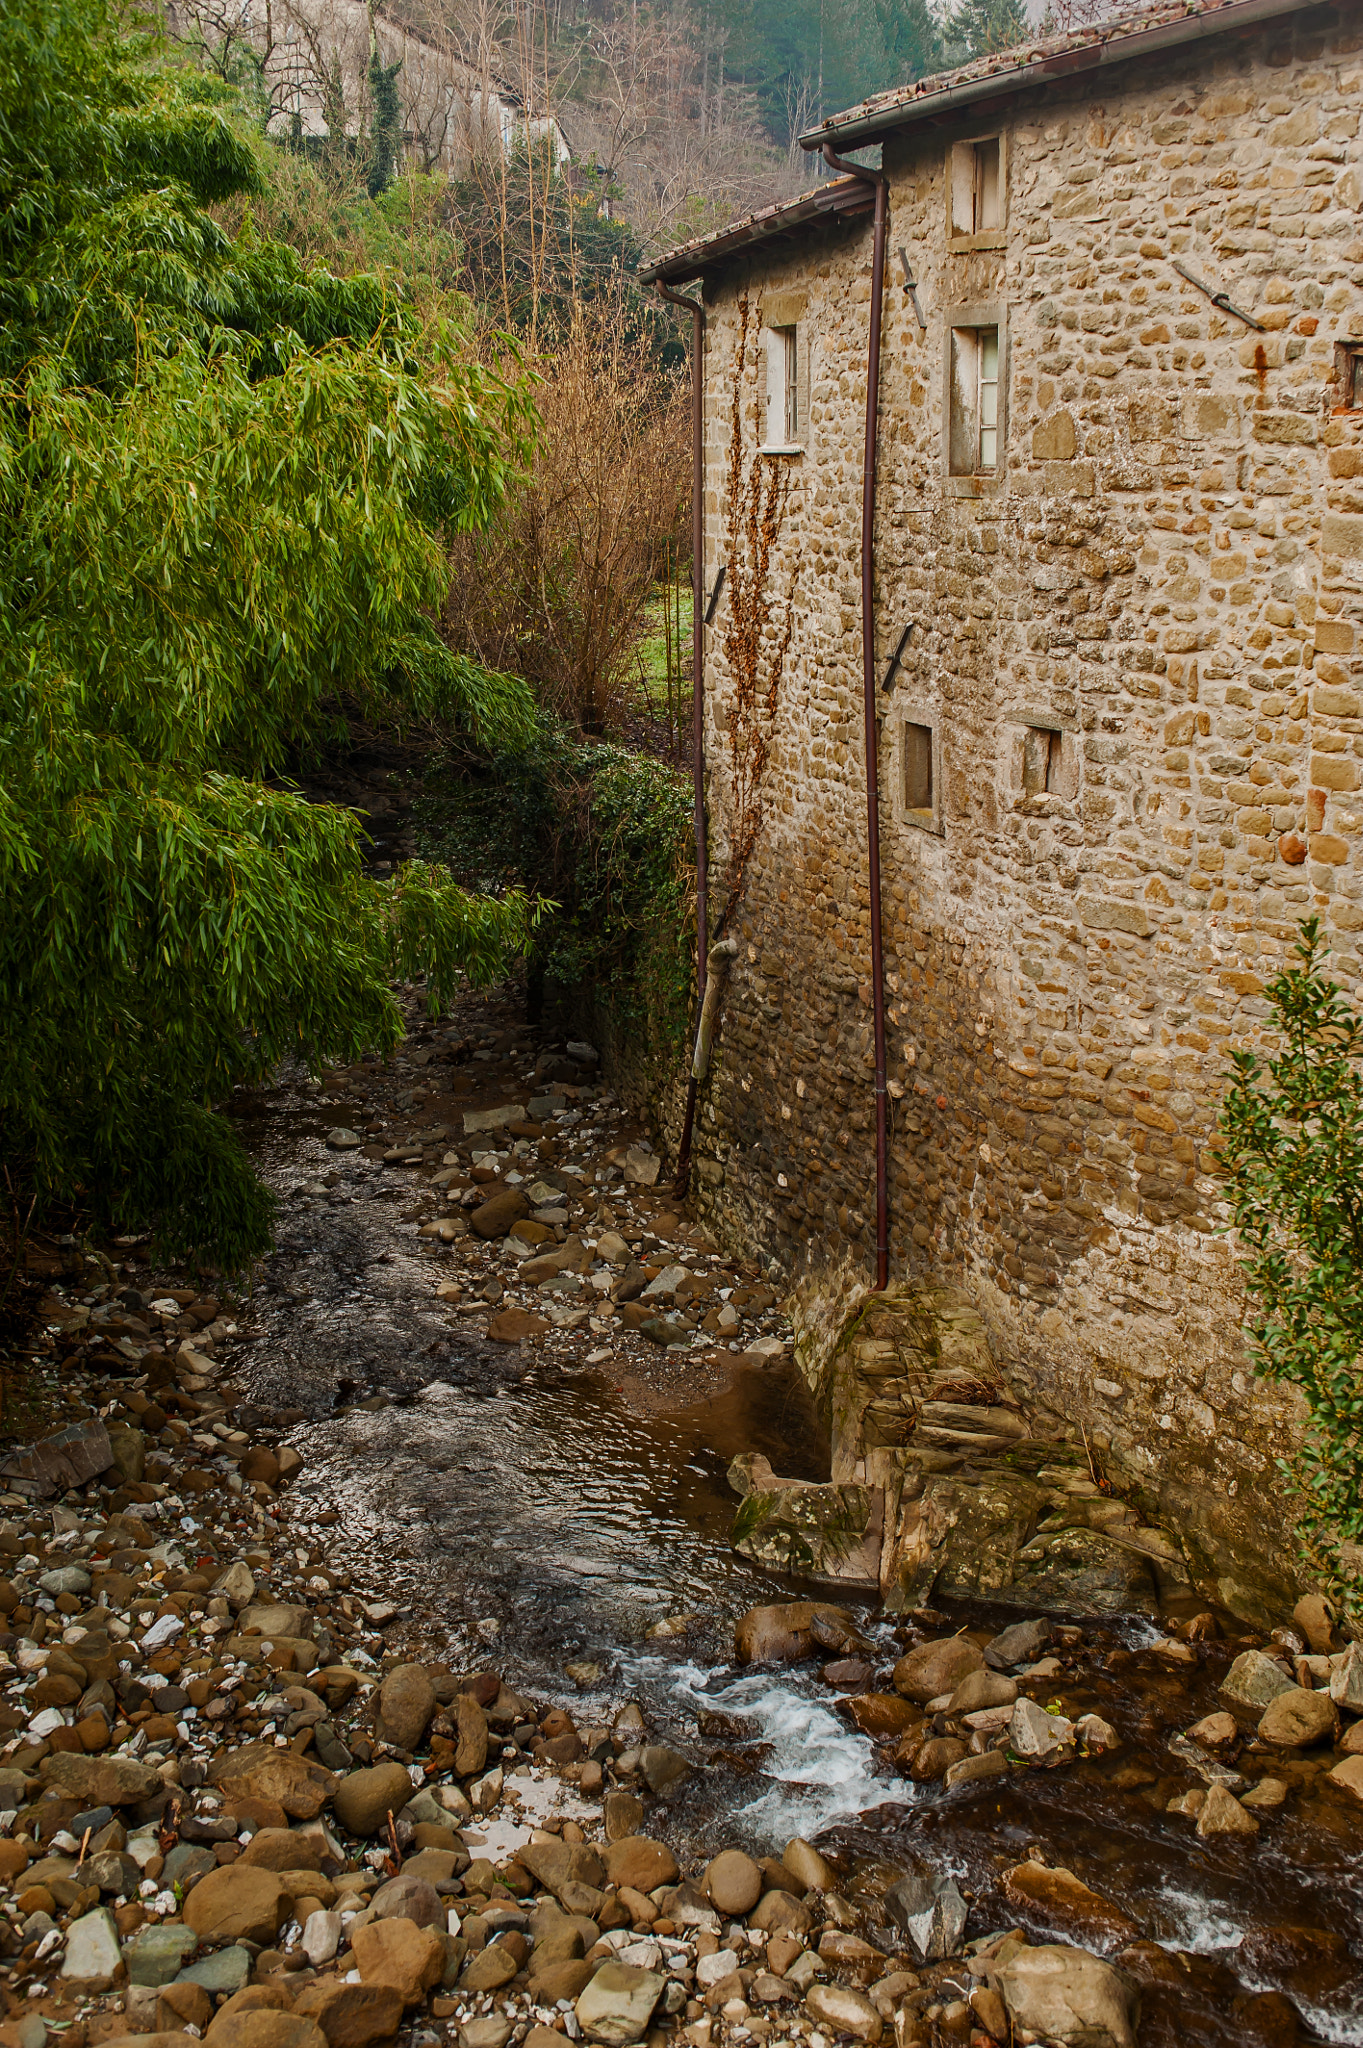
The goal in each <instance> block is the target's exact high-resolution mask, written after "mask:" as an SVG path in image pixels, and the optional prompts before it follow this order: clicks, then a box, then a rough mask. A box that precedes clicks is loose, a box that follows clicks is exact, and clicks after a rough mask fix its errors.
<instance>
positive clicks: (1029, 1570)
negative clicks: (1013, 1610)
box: [999, 1529, 1159, 1620]
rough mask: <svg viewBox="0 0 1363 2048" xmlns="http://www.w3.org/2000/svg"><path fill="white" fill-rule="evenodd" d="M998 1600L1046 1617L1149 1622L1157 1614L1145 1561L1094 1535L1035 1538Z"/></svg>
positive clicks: (1067, 1532) (1070, 1532)
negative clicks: (1135, 1617)
mask: <svg viewBox="0 0 1363 2048" xmlns="http://www.w3.org/2000/svg"><path fill="white" fill-rule="evenodd" d="M999 1597H1000V1598H1001V1599H1007V1600H1009V1601H1011V1602H1013V1603H1014V1604H1015V1605H1017V1606H1019V1607H1031V1608H1034V1609H1040V1610H1041V1612H1042V1613H1048V1614H1132V1613H1135V1614H1145V1615H1148V1616H1149V1617H1150V1618H1151V1619H1152V1620H1153V1619H1154V1618H1155V1616H1156V1615H1157V1614H1158V1613H1159V1596H1158V1593H1157V1591H1156V1587H1155V1580H1154V1575H1153V1573H1152V1571H1151V1569H1150V1566H1149V1564H1148V1563H1147V1562H1146V1560H1145V1558H1144V1557H1142V1556H1141V1554H1140V1553H1139V1552H1138V1551H1135V1550H1131V1549H1128V1548H1127V1547H1126V1546H1125V1545H1124V1544H1121V1543H1118V1542H1116V1541H1114V1540H1113V1538H1112V1537H1110V1536H1105V1535H1103V1533H1102V1532H1101V1531H1100V1530H1098V1529H1061V1530H1059V1531H1057V1532H1056V1533H1055V1534H1054V1535H1045V1536H1035V1537H1033V1539H1032V1541H1031V1542H1030V1543H1028V1544H1027V1545H1026V1546H1025V1547H1024V1548H1023V1549H1022V1550H1020V1551H1019V1552H1018V1556H1017V1562H1016V1568H1015V1570H1014V1573H1013V1581H1012V1585H1011V1587H1010V1588H1009V1589H1008V1590H1007V1591H1006V1592H1000V1595H999Z"/></svg>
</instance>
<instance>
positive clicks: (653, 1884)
mask: <svg viewBox="0 0 1363 2048" xmlns="http://www.w3.org/2000/svg"><path fill="white" fill-rule="evenodd" d="M601 1861H602V1862H603V1863H604V1864H605V1866H606V1876H607V1877H608V1878H609V1880H610V1882H611V1883H612V1884H613V1885H616V1886H619V1887H624V1886H628V1887H629V1888H630V1890H631V1891H636V1892H655V1891H657V1889H658V1887H659V1886H660V1885H664V1884H675V1883H676V1882H677V1879H678V1877H679V1876H680V1874H681V1873H680V1872H679V1871H678V1869H677V1859H676V1857H675V1856H674V1855H673V1854H672V1851H671V1850H670V1849H669V1848H667V1847H666V1846H665V1845H664V1844H663V1843H662V1842H654V1841H650V1839H649V1837H648V1836H647V1835H626V1836H625V1837H624V1839H623V1840H621V1841H616V1842H608V1843H607V1844H606V1846H605V1848H604V1849H603V1850H602V1852H601Z"/></svg>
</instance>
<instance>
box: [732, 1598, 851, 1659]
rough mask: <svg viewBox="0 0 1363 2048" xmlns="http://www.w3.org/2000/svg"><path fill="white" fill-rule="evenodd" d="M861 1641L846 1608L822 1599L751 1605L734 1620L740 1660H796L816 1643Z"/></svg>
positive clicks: (830, 1645) (832, 1644) (832, 1646)
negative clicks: (835, 1605)
mask: <svg viewBox="0 0 1363 2048" xmlns="http://www.w3.org/2000/svg"><path fill="white" fill-rule="evenodd" d="M839 1638H841V1639H842V1640H841V1641H840V1640H839ZM859 1642H860V1638H859V1636H858V1634H857V1629H856V1624H855V1623H854V1622H853V1620H852V1617H851V1615H850V1614H849V1613H848V1612H847V1609H846V1608H845V1607H834V1606H831V1605H829V1604H828V1603H827V1602H826V1601H822V1600H785V1601H781V1602H779V1603H778V1604H776V1605H774V1606H771V1607H750V1608H749V1609H748V1611H747V1613H746V1614H742V1615H740V1616H739V1618H738V1620H737V1621H736V1622H735V1623H734V1653H735V1655H736V1656H737V1658H738V1661H739V1663H740V1664H795V1663H798V1662H799V1660H800V1658H801V1657H808V1656H809V1655H810V1653H811V1652H812V1651H813V1650H814V1649H815V1648H816V1646H817V1647H818V1648H820V1649H825V1650H827V1649H840V1648H842V1647H843V1645H844V1643H845V1644H846V1645H848V1646H852V1647H855V1646H856V1645H857V1644H858V1643H859Z"/></svg>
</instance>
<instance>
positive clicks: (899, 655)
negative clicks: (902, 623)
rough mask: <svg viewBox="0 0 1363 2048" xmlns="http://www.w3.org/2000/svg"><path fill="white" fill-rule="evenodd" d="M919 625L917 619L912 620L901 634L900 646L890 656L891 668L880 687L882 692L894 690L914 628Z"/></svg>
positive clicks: (886, 672) (887, 670)
mask: <svg viewBox="0 0 1363 2048" xmlns="http://www.w3.org/2000/svg"><path fill="white" fill-rule="evenodd" d="M917 624H918V620H917V619H910V620H909V623H908V625H907V626H906V627H905V628H904V630H903V632H902V633H901V634H900V636H899V645H898V646H897V647H896V648H895V651H894V653H893V654H892V655H891V656H890V666H889V667H888V668H887V669H886V671H885V679H884V681H883V682H882V683H881V685H880V687H881V689H882V690H892V689H893V688H894V679H895V677H896V675H897V674H898V673H899V664H900V662H901V661H902V660H903V659H904V655H905V653H906V651H907V649H908V645H909V639H910V636H911V634H912V632H913V629H914V627H915V626H916V625H917Z"/></svg>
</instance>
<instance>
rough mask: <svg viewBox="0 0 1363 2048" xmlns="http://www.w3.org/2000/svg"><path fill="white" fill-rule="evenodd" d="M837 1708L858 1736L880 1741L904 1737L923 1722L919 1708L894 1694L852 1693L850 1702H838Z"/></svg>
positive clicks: (846, 1700)
mask: <svg viewBox="0 0 1363 2048" xmlns="http://www.w3.org/2000/svg"><path fill="white" fill-rule="evenodd" d="M838 1704H839V1706H840V1708H841V1709H842V1712H843V1713H844V1714H846V1716H847V1718H848V1720H849V1721H850V1722H851V1723H852V1726H853V1727H854V1728H855V1729H857V1731H858V1732H859V1733H860V1734H862V1735H870V1736H872V1737H876V1738H879V1739H881V1740H883V1739H884V1738H885V1737H887V1736H894V1735H906V1734H907V1733H908V1731H909V1729H911V1728H916V1727H918V1726H919V1725H920V1724H921V1723H922V1719H923V1713H922V1709H921V1708H920V1707H918V1706H915V1705H914V1703H913V1702H912V1701H911V1700H906V1699H902V1698H901V1697H900V1695H899V1694H898V1693H894V1692H863V1693H854V1694H853V1695H852V1696H851V1698H850V1699H845V1700H840V1701H839V1702H838Z"/></svg>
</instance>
